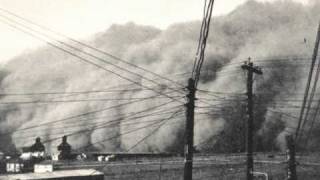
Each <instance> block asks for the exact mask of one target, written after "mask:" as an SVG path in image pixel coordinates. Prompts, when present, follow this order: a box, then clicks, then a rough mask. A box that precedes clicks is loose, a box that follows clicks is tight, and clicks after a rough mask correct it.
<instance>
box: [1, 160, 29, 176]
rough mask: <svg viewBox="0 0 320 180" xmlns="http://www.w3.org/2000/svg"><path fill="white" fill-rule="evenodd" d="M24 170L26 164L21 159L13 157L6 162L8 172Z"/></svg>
mask: <svg viewBox="0 0 320 180" xmlns="http://www.w3.org/2000/svg"><path fill="white" fill-rule="evenodd" d="M23 170H24V164H23V162H22V161H21V160H19V159H11V160H9V161H8V162H7V163H6V171H7V172H8V173H21V172H22V171H23ZM0 179H1V178H0Z"/></svg>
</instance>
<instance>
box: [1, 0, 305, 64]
mask: <svg viewBox="0 0 320 180" xmlns="http://www.w3.org/2000/svg"><path fill="white" fill-rule="evenodd" d="M245 1H247V0H216V2H215V7H214V15H221V14H226V13H229V12H230V11H232V10H234V9H235V8H236V7H237V6H238V5H240V4H242V3H244V2H245ZM259 1H275V0H259ZM294 1H299V2H302V3H307V1H308V0H294ZM203 3H204V0H135V1H133V0H121V1H119V0H0V8H4V9H7V10H10V11H12V12H14V13H16V14H18V15H21V16H23V17H25V18H27V19H30V20H32V21H34V22H37V23H39V24H42V25H44V26H46V27H49V28H51V29H54V30H56V31H58V32H61V33H63V34H66V35H68V36H71V37H74V38H85V37H88V36H90V35H92V34H94V33H96V32H100V31H104V30H106V29H107V28H108V27H109V26H110V25H111V24H114V23H118V24H123V23H126V22H129V21H132V22H135V23H137V24H143V25H152V26H155V27H158V28H161V29H165V28H166V27H168V26H169V25H170V24H172V23H176V22H185V21H190V20H196V19H201V17H202V10H203ZM1 14H2V15H3V14H4V13H3V12H1ZM0 20H1V18H0ZM0 29H1V33H0V39H1V41H0V48H1V53H0V62H6V61H7V60H9V59H10V58H12V57H14V56H16V55H18V54H20V53H21V52H23V51H25V50H28V49H29V50H30V49H32V48H36V47H39V46H40V45H43V43H41V42H40V41H38V40H35V39H34V38H32V37H29V36H28V35H26V34H23V33H22V32H19V31H17V30H14V29H12V28H10V27H8V26H7V25H4V24H3V23H1V22H0Z"/></svg>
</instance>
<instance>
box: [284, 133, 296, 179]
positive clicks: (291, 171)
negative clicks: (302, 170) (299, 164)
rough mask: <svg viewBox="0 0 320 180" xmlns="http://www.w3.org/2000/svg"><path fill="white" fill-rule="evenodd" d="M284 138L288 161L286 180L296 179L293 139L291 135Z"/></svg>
mask: <svg viewBox="0 0 320 180" xmlns="http://www.w3.org/2000/svg"><path fill="white" fill-rule="evenodd" d="M286 140H287V162H288V172H287V180H297V170H296V158H295V156H296V150H295V141H294V139H293V136H292V135H289V136H287V137H286Z"/></svg>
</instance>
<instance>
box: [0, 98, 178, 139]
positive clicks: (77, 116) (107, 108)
mask: <svg viewBox="0 0 320 180" xmlns="http://www.w3.org/2000/svg"><path fill="white" fill-rule="evenodd" d="M157 96H158V95H157ZM141 101H145V99H143V100H141V99H139V100H136V101H132V102H126V103H122V104H118V105H114V106H109V107H106V108H102V109H99V110H95V111H89V112H86V113H82V114H78V115H74V116H70V117H67V118H62V119H59V120H55V121H50V122H47V123H41V124H37V125H33V126H29V127H25V128H22V129H18V130H16V131H10V132H6V133H2V134H0V135H2V136H3V135H8V134H12V133H14V132H19V131H25V130H28V129H33V128H36V127H39V126H44V125H49V124H54V123H58V122H64V121H68V120H70V119H75V118H79V117H83V116H87V115H91V114H95V113H98V112H103V111H107V110H110V109H114V108H118V107H121V106H125V105H129V104H133V103H136V102H141ZM171 102H173V101H169V102H167V103H171Z"/></svg>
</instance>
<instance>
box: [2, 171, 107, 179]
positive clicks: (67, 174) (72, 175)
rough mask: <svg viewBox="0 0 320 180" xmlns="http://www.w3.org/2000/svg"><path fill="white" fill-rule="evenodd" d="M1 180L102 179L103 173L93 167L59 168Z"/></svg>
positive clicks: (6, 176) (8, 176)
mask: <svg viewBox="0 0 320 180" xmlns="http://www.w3.org/2000/svg"><path fill="white" fill-rule="evenodd" d="M0 179H1V180H17V179H19V180H31V179H33V180H40V179H41V180H104V174H103V173H102V172H99V171H97V170H95V169H77V170H59V171H53V172H44V173H25V174H11V175H5V176H0Z"/></svg>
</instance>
